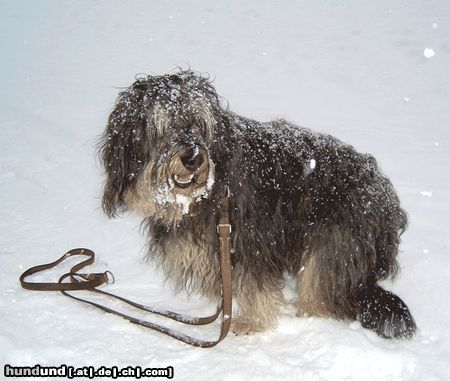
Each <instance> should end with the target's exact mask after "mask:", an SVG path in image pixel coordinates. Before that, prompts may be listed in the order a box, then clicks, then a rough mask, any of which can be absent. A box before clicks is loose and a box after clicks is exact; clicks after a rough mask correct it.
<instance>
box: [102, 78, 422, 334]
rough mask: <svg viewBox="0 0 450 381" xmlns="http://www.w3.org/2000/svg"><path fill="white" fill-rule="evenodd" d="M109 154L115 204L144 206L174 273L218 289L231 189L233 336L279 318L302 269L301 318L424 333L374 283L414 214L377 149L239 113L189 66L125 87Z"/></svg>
mask: <svg viewBox="0 0 450 381" xmlns="http://www.w3.org/2000/svg"><path fill="white" fill-rule="evenodd" d="M100 153H101V157H102V162H103V164H104V166H105V170H106V174H107V179H106V183H105V187H104V195H103V208H104V210H105V212H106V213H107V214H108V215H109V216H114V215H116V213H117V212H120V211H122V210H132V211H134V212H137V213H139V214H140V215H142V216H143V217H144V218H145V222H146V226H147V227H148V236H149V240H150V250H149V253H150V255H151V256H153V257H154V258H156V259H157V260H158V261H159V263H160V264H161V265H162V267H163V269H164V271H165V273H166V274H167V276H168V277H169V278H170V279H172V280H173V281H174V282H175V285H177V286H178V287H184V288H186V289H187V290H189V291H193V292H200V293H201V294H203V295H206V296H210V297H217V296H219V294H220V269H219V262H218V258H217V254H216V252H217V242H216V219H217V214H218V208H219V202H218V199H219V197H220V196H221V195H222V194H223V192H224V191H225V189H228V190H229V192H230V205H231V223H232V227H233V233H232V243H233V254H232V265H233V290H234V294H235V296H236V298H237V302H238V305H239V311H238V316H237V317H236V319H234V325H233V329H234V331H235V332H236V333H251V332H258V331H263V330H265V329H268V328H274V327H276V325H277V316H278V312H279V310H280V307H281V306H282V305H283V303H284V299H283V294H282V288H283V284H284V279H285V277H286V274H291V275H293V276H295V277H296V279H297V290H298V301H297V304H298V314H299V315H318V316H331V317H335V318H338V319H359V321H360V322H361V324H362V325H363V326H364V327H366V328H369V329H372V330H374V331H375V332H376V333H378V335H380V336H382V337H386V338H399V337H410V336H412V335H413V334H414V332H415V329H416V326H415V322H414V319H413V318H412V316H411V314H410V312H409V310H408V307H407V306H406V305H405V303H404V302H403V301H402V300H401V299H400V298H399V297H398V296H396V295H395V294H393V293H390V292H388V291H385V290H384V289H382V288H381V287H380V286H378V285H377V281H378V280H380V279H385V278H387V277H392V276H394V275H395V274H396V272H397V270H398V264H397V261H396V256H397V251H398V245H399V241H400V238H399V237H400V235H401V233H402V232H403V231H404V230H405V227H406V224H407V216H406V214H405V212H404V211H403V210H402V209H401V207H400V205H399V200H398V197H397V195H396V193H395V191H394V189H393V186H392V184H391V182H390V181H389V180H388V179H387V178H386V177H384V176H383V174H382V173H381V172H380V170H379V169H378V167H377V163H376V161H375V159H374V158H373V157H372V156H370V155H366V154H360V153H358V152H356V151H355V149H354V148H353V147H351V146H349V145H346V144H343V143H342V142H340V141H339V140H337V139H335V138H334V137H331V136H329V135H323V134H319V133H315V132H312V131H310V130H308V129H305V128H301V127H298V126H296V125H294V124H292V123H289V122H287V121H285V120H276V121H273V122H268V123H260V122H256V121H254V120H250V119H247V118H244V117H241V116H239V115H236V114H234V113H232V112H230V111H229V110H227V109H224V108H223V107H221V104H220V102H219V97H218V95H217V93H216V91H215V89H214V88H213V87H212V85H211V83H210V81H209V80H208V79H207V78H205V77H203V76H201V75H199V74H197V73H194V72H192V71H180V72H178V73H176V74H173V75H163V76H148V77H146V78H141V79H137V80H136V81H135V83H133V84H132V85H131V86H130V87H129V88H128V89H126V90H124V91H123V92H121V93H120V95H119V98H118V100H117V102H116V104H115V107H114V109H113V111H112V113H111V115H110V117H109V120H108V124H107V127H106V131H105V133H104V136H103V139H102V146H101V149H100Z"/></svg>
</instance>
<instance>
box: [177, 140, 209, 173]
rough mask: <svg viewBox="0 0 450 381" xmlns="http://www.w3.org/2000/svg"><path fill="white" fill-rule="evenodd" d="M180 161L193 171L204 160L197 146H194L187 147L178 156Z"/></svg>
mask: <svg viewBox="0 0 450 381" xmlns="http://www.w3.org/2000/svg"><path fill="white" fill-rule="evenodd" d="M180 160H181V163H182V164H183V165H184V167H185V168H186V169H188V170H189V171H191V172H195V171H196V170H197V169H199V168H200V167H201V165H202V164H203V162H204V160H205V159H204V157H203V154H202V152H201V150H200V148H199V147H197V146H194V147H190V148H188V149H187V150H186V151H185V152H184V153H183V155H182V156H181V157H180Z"/></svg>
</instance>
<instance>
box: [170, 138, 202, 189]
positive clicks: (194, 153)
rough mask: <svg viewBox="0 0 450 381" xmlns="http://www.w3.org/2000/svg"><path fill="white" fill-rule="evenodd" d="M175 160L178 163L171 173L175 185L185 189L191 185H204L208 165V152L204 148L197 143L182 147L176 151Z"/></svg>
mask: <svg viewBox="0 0 450 381" xmlns="http://www.w3.org/2000/svg"><path fill="white" fill-rule="evenodd" d="M175 160H177V161H179V164H180V165H177V166H176V171H174V172H175V173H173V174H172V179H173V182H174V184H175V186H176V187H178V188H181V189H186V188H189V187H190V186H191V185H197V186H202V185H204V183H205V181H206V178H205V173H208V166H209V164H208V154H207V152H206V150H205V149H204V148H202V147H201V146H199V145H197V144H192V145H189V146H186V147H183V148H182V149H181V150H180V151H178V152H177V154H176V159H175Z"/></svg>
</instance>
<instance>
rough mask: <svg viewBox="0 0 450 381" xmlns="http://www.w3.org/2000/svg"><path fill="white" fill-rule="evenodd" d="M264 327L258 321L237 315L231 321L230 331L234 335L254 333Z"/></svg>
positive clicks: (262, 329)
mask: <svg viewBox="0 0 450 381" xmlns="http://www.w3.org/2000/svg"><path fill="white" fill-rule="evenodd" d="M265 329H266V328H265V327H263V326H262V325H261V324H258V322H255V321H253V320H250V319H246V318H243V317H237V318H236V319H233V320H232V322H231V331H232V332H233V333H234V334H235V335H236V336H238V335H252V334H254V333H258V332H262V331H264V330H265Z"/></svg>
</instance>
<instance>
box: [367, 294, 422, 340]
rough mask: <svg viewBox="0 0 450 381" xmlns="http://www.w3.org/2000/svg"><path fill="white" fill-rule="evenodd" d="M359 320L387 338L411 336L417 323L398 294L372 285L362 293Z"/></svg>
mask: <svg viewBox="0 0 450 381" xmlns="http://www.w3.org/2000/svg"><path fill="white" fill-rule="evenodd" d="M359 305H360V311H359V321H360V322H361V325H362V326H363V327H364V328H368V329H370V330H372V331H375V332H376V333H377V334H378V336H381V337H383V338H386V339H407V338H411V337H412V336H413V335H414V333H415V331H416V323H415V321H414V318H413V317H412V315H411V313H410V312H409V309H408V306H407V305H406V304H405V303H404V302H403V300H401V299H400V298H399V297H398V296H397V295H395V294H393V293H391V292H389V291H386V290H383V289H382V288H381V287H378V286H376V285H375V286H372V287H368V288H367V289H365V290H364V291H363V292H362V293H361V294H360V299H359Z"/></svg>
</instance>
